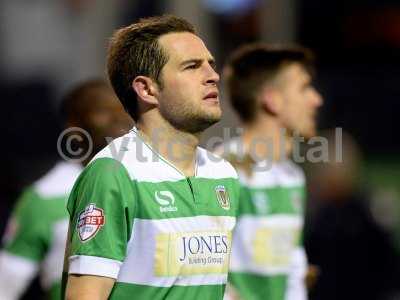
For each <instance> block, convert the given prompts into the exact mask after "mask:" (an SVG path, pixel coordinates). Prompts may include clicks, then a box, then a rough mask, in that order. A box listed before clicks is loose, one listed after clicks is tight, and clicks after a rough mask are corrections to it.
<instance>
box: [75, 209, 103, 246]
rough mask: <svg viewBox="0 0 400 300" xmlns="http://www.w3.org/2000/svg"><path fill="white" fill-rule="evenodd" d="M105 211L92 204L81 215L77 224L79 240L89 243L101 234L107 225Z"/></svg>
mask: <svg viewBox="0 0 400 300" xmlns="http://www.w3.org/2000/svg"><path fill="white" fill-rule="evenodd" d="M105 220H106V219H105V216H104V211H103V210H102V209H101V208H97V207H96V205H95V204H93V203H90V204H89V205H88V206H86V208H85V209H84V210H83V211H82V212H81V213H80V214H79V217H78V222H77V230H78V235H79V238H80V240H81V241H82V242H87V241H88V240H90V239H91V238H93V237H94V236H96V234H97V233H98V232H99V230H100V229H101V227H103V226H104V224H105Z"/></svg>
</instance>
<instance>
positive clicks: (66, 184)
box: [32, 161, 82, 199]
mask: <svg viewBox="0 0 400 300" xmlns="http://www.w3.org/2000/svg"><path fill="white" fill-rule="evenodd" d="M81 171H82V167H81V166H80V165H78V164H76V163H71V162H65V161H62V162H59V163H57V164H56V165H55V166H54V167H53V168H52V169H51V170H50V171H49V172H48V173H47V174H46V175H44V176H43V177H42V178H40V179H39V180H38V181H36V182H35V183H34V184H33V185H32V188H33V190H34V191H35V192H36V193H37V195H38V196H39V197H40V198H41V199H54V198H60V197H63V196H64V197H66V196H67V195H68V194H69V192H70V191H71V189H72V187H73V185H74V183H75V181H76V179H77V178H78V177H79V174H80V173H81Z"/></svg>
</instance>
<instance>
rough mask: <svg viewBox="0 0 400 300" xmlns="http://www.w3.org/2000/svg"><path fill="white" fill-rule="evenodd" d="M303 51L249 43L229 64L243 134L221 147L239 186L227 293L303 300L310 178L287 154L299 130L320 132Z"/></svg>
mask: <svg viewBox="0 0 400 300" xmlns="http://www.w3.org/2000/svg"><path fill="white" fill-rule="evenodd" d="M311 69H312V55H311V53H310V52H309V51H308V50H306V49H302V48H290V47H270V46H268V45H265V44H250V45H246V46H244V47H242V48H240V49H238V50H237V51H236V52H234V53H233V55H232V56H231V57H230V59H229V61H228V63H227V65H226V67H225V68H224V76H225V78H224V79H225V81H224V83H225V84H226V89H227V92H228V94H229V97H230V101H231V104H232V106H233V108H234V110H236V112H237V114H238V115H239V117H240V119H241V121H242V124H243V128H244V132H243V134H242V135H241V136H240V137H238V138H237V139H234V140H232V141H230V142H229V143H227V144H225V145H224V146H223V150H222V149H219V151H218V152H220V151H223V152H224V153H223V154H224V156H225V157H227V158H228V160H229V161H230V162H231V163H232V164H233V165H234V166H235V167H236V169H237V171H238V174H239V179H240V181H241V183H242V187H243V188H242V192H241V199H240V208H239V218H238V223H237V227H236V228H235V232H234V238H233V248H232V257H231V270H230V275H229V282H230V284H231V287H232V289H231V290H230V291H229V290H228V292H227V298H229V297H231V298H238V299H244V300H254V299H268V300H283V299H296V300H300V299H306V297H307V296H306V288H305V285H304V275H305V272H306V268H307V259H306V255H305V251H304V249H303V244H302V230H303V212H304V210H303V209H304V201H305V182H304V175H303V172H302V170H301V169H300V168H299V167H297V166H296V164H295V163H294V162H293V161H291V160H290V159H289V156H291V153H292V150H293V142H294V141H293V136H294V134H295V133H297V134H299V135H301V136H303V137H305V138H309V137H311V136H313V135H315V134H316V120H315V117H316V112H317V109H318V107H319V106H320V105H321V104H322V99H321V96H320V95H319V94H318V92H317V91H316V90H315V89H314V87H313V86H312V83H311V79H312V78H311V72H310V70H311Z"/></svg>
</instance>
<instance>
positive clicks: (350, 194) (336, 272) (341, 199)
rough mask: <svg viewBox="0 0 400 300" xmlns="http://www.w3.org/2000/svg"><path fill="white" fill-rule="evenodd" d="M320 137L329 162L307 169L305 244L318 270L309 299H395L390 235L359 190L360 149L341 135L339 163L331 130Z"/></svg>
mask: <svg viewBox="0 0 400 300" xmlns="http://www.w3.org/2000/svg"><path fill="white" fill-rule="evenodd" d="M326 137H327V140H328V143H329V147H328V150H329V155H328V156H329V162H328V163H319V164H313V165H309V166H308V172H307V173H308V174H309V179H310V180H309V186H310V198H311V201H310V209H309V214H308V225H307V227H306V228H307V231H306V240H305V243H306V250H307V254H308V257H309V261H310V263H311V264H313V265H315V266H316V268H317V270H318V272H317V279H316V282H315V284H314V286H313V287H312V288H311V293H310V299H311V300H330V299H332V300H333V299H335V300H338V299H340V300H347V299H349V300H350V299H351V300H354V299H364V300H367V299H371V300H378V299H379V300H380V299H399V298H391V297H396V296H394V293H395V289H396V284H397V283H398V282H397V281H398V277H397V278H396V276H398V275H396V272H398V270H397V264H398V257H396V253H395V249H394V247H393V243H392V240H391V237H390V236H389V235H388V233H387V232H385V231H384V230H383V229H382V228H381V227H380V226H379V225H378V223H377V222H376V221H375V219H374V218H373V215H372V214H371V212H370V209H369V196H368V191H367V190H360V188H359V177H360V164H361V162H362V157H361V153H360V149H359V148H358V146H357V144H356V142H355V141H354V139H353V138H352V137H351V136H350V135H347V134H344V135H343V141H342V145H343V147H342V159H343V162H340V155H339V156H337V151H338V148H337V147H336V146H337V145H336V143H337V141H335V140H334V137H333V134H332V133H331V132H328V133H327V135H326ZM339 148H340V147H339ZM338 158H339V159H338Z"/></svg>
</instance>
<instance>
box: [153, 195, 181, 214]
mask: <svg viewBox="0 0 400 300" xmlns="http://www.w3.org/2000/svg"><path fill="white" fill-rule="evenodd" d="M154 197H155V199H156V201H157V203H158V204H160V212H162V213H164V212H171V211H177V210H178V208H177V207H176V206H175V205H174V203H175V197H174V195H173V194H172V193H171V192H170V191H156V192H155V193H154Z"/></svg>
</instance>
